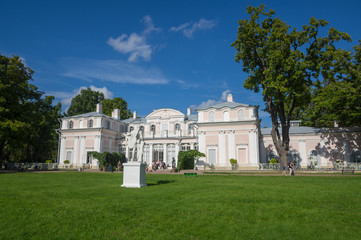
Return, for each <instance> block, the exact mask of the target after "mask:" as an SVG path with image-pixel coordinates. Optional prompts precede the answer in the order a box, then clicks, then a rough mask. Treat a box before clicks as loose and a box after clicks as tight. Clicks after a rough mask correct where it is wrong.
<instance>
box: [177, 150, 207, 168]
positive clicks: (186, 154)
mask: <svg viewBox="0 0 361 240" xmlns="http://www.w3.org/2000/svg"><path fill="white" fill-rule="evenodd" d="M205 156H206V155H204V153H201V152H199V151H197V150H188V151H180V152H179V153H178V167H177V169H178V171H179V170H186V169H194V159H195V158H196V157H205Z"/></svg>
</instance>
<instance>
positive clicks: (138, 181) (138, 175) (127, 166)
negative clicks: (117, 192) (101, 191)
mask: <svg viewBox="0 0 361 240" xmlns="http://www.w3.org/2000/svg"><path fill="white" fill-rule="evenodd" d="M146 166H147V164H145V163H140V162H128V163H124V164H123V185H122V187H127V188H141V187H145V186H147V184H145V168H146Z"/></svg>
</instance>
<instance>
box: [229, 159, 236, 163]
mask: <svg viewBox="0 0 361 240" xmlns="http://www.w3.org/2000/svg"><path fill="white" fill-rule="evenodd" d="M229 162H230V163H231V164H237V160H236V159H234V158H231V159H229Z"/></svg>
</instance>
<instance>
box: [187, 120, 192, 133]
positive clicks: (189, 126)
mask: <svg viewBox="0 0 361 240" xmlns="http://www.w3.org/2000/svg"><path fill="white" fill-rule="evenodd" d="M192 130H193V124H192V123H191V124H189V125H188V134H191V133H192Z"/></svg>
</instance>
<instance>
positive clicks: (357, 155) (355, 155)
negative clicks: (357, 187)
mask: <svg viewBox="0 0 361 240" xmlns="http://www.w3.org/2000/svg"><path fill="white" fill-rule="evenodd" d="M350 162H356V163H361V152H360V150H353V151H352V153H351V156H350Z"/></svg>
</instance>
